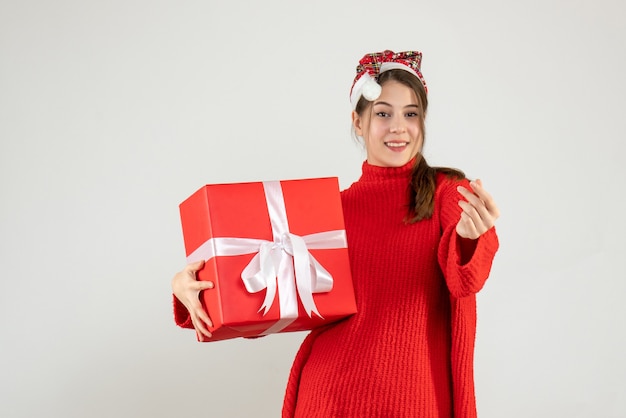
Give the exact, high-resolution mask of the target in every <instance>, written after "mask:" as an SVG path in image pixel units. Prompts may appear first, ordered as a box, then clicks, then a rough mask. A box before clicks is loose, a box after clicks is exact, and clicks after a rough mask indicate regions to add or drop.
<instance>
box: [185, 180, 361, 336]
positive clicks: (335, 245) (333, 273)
mask: <svg viewBox="0 0 626 418" xmlns="http://www.w3.org/2000/svg"><path fill="white" fill-rule="evenodd" d="M180 215H181V222H182V229H183V236H184V242H185V250H186V253H187V261H188V262H195V261H199V260H201V259H204V260H206V263H205V265H204V267H203V268H202V269H201V270H200V271H199V272H198V280H210V281H212V282H213V283H214V285H215V286H214V288H213V289H210V290H206V291H203V292H202V294H201V297H200V299H201V302H202V304H203V306H204V308H205V309H206V310H207V312H208V313H209V316H210V317H211V320H212V322H213V327H210V328H209V329H210V331H211V333H212V335H213V337H212V338H211V339H209V340H205V341H218V340H225V339H230V338H236V337H253V336H260V335H267V334H273V333H277V332H290V331H303V330H309V329H313V328H315V327H318V326H320V325H323V324H328V323H331V322H334V321H338V320H340V319H342V318H345V317H347V316H349V315H352V314H354V313H356V303H355V300H354V290H353V287H352V276H351V273H350V264H349V259H348V248H347V242H346V237H345V227H344V220H343V211H342V208H341V198H340V194H339V184H338V181H337V178H336V177H328V178H317V179H302V180H283V181H269V182H250V183H230V184H211V185H206V186H203V187H202V188H200V189H199V190H198V191H196V192H195V193H194V194H193V195H191V196H190V197H189V198H187V199H186V200H185V201H184V202H182V203H181V204H180Z"/></svg>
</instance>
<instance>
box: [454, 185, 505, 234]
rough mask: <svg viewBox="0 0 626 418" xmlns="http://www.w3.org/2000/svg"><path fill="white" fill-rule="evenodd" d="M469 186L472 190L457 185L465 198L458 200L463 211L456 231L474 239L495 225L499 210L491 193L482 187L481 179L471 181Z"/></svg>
mask: <svg viewBox="0 0 626 418" xmlns="http://www.w3.org/2000/svg"><path fill="white" fill-rule="evenodd" d="M470 187H471V188H472V190H468V189H467V188H465V187H463V186H459V187H457V190H458V191H459V193H460V194H461V195H462V196H463V197H464V198H465V199H466V200H459V206H460V207H461V209H463V212H461V219H459V222H458V223H457V224H456V232H457V234H459V236H461V237H463V238H469V239H476V238H478V237H480V236H481V235H482V234H484V233H485V232H487V231H488V230H489V229H491V227H493V226H494V225H495V223H496V219H498V217H499V216H500V210H499V209H498V206H496V202H495V201H494V200H493V198H492V197H491V195H490V194H489V193H487V191H486V190H485V189H484V188H483V183H482V181H480V180H479V179H477V180H475V181H472V182H470Z"/></svg>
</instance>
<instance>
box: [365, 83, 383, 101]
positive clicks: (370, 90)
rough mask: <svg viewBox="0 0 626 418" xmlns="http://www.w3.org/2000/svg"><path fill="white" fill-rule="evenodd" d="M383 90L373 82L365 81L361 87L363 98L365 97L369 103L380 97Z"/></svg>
mask: <svg viewBox="0 0 626 418" xmlns="http://www.w3.org/2000/svg"><path fill="white" fill-rule="evenodd" d="M382 91H383V88H382V87H381V86H380V84H378V83H377V82H376V81H375V80H367V81H366V82H365V84H364V85H363V91H362V94H363V97H365V98H366V99H367V100H369V101H370V102H371V101H373V100H376V99H378V98H379V97H380V93H382Z"/></svg>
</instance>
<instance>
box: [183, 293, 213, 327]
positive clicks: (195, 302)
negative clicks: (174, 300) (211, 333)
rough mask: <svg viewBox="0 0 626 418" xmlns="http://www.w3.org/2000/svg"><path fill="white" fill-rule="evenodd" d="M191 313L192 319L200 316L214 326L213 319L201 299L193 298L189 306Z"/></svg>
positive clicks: (203, 320)
mask: <svg viewBox="0 0 626 418" xmlns="http://www.w3.org/2000/svg"><path fill="white" fill-rule="evenodd" d="M188 310H189V313H191V316H192V319H193V317H196V318H200V319H201V320H202V322H204V323H205V324H207V325H208V326H210V327H212V326H213V321H211V318H210V317H209V314H208V313H207V312H206V310H205V309H204V307H203V306H202V304H201V303H200V299H198V298H196V299H192V300H191V302H190V306H189V309H188Z"/></svg>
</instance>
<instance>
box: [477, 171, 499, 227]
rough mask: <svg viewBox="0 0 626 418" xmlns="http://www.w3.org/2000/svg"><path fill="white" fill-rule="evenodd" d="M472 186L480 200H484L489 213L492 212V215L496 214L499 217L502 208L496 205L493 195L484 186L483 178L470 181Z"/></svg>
mask: <svg viewBox="0 0 626 418" xmlns="http://www.w3.org/2000/svg"><path fill="white" fill-rule="evenodd" d="M470 186H471V187H472V190H473V191H474V193H476V195H477V196H478V197H479V198H480V200H482V201H483V202H484V204H485V207H486V208H487V210H488V211H489V213H490V214H492V216H494V217H495V218H498V217H499V216H500V210H499V209H498V206H497V205H496V202H495V200H494V199H493V197H492V196H491V195H490V194H489V193H488V192H487V190H485V188H484V187H483V182H482V180H480V179H476V180H475V181H472V182H470Z"/></svg>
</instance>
